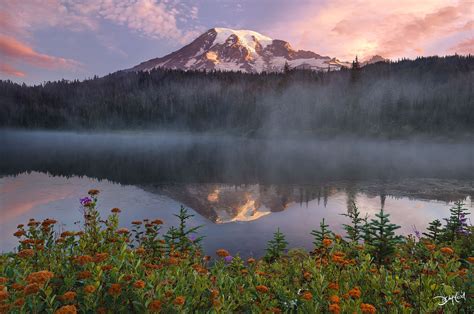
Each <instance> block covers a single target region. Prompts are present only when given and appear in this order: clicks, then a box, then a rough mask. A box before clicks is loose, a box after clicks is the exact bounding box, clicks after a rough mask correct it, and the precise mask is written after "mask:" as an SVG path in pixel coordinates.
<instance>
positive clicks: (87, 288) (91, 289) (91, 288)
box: [84, 285, 96, 294]
mask: <svg viewBox="0 0 474 314" xmlns="http://www.w3.org/2000/svg"><path fill="white" fill-rule="evenodd" d="M95 290H96V288H95V287H94V286H93V285H87V286H85V287H84V292H85V293H87V294H91V293H94V292H95Z"/></svg>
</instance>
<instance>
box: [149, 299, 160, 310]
mask: <svg viewBox="0 0 474 314" xmlns="http://www.w3.org/2000/svg"><path fill="white" fill-rule="evenodd" d="M161 304H162V303H161V301H159V300H153V301H151V302H150V304H149V305H148V310H149V311H150V312H159V311H160V310H161Z"/></svg>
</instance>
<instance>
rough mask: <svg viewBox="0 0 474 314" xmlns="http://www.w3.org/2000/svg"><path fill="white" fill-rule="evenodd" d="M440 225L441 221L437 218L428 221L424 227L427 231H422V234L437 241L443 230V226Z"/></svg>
mask: <svg viewBox="0 0 474 314" xmlns="http://www.w3.org/2000/svg"><path fill="white" fill-rule="evenodd" d="M441 226H442V224H441V221H439V219H435V220H433V221H432V222H430V224H429V225H428V227H427V228H426V229H427V231H428V232H423V233H422V234H423V235H424V236H426V237H427V238H428V239H430V240H432V241H433V242H438V241H439V240H440V236H441V233H442V232H443V228H441Z"/></svg>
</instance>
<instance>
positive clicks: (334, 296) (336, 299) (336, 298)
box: [329, 294, 341, 303]
mask: <svg viewBox="0 0 474 314" xmlns="http://www.w3.org/2000/svg"><path fill="white" fill-rule="evenodd" d="M329 302H331V303H339V302H341V299H339V297H338V296H337V295H335V294H334V295H332V296H330V297H329Z"/></svg>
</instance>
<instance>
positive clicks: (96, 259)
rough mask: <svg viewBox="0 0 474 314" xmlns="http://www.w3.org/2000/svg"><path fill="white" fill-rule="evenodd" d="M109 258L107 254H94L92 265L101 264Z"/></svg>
mask: <svg viewBox="0 0 474 314" xmlns="http://www.w3.org/2000/svg"><path fill="white" fill-rule="evenodd" d="M107 258H109V254H108V253H96V254H95V256H94V263H101V262H103V261H105V260H106V259H107Z"/></svg>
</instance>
